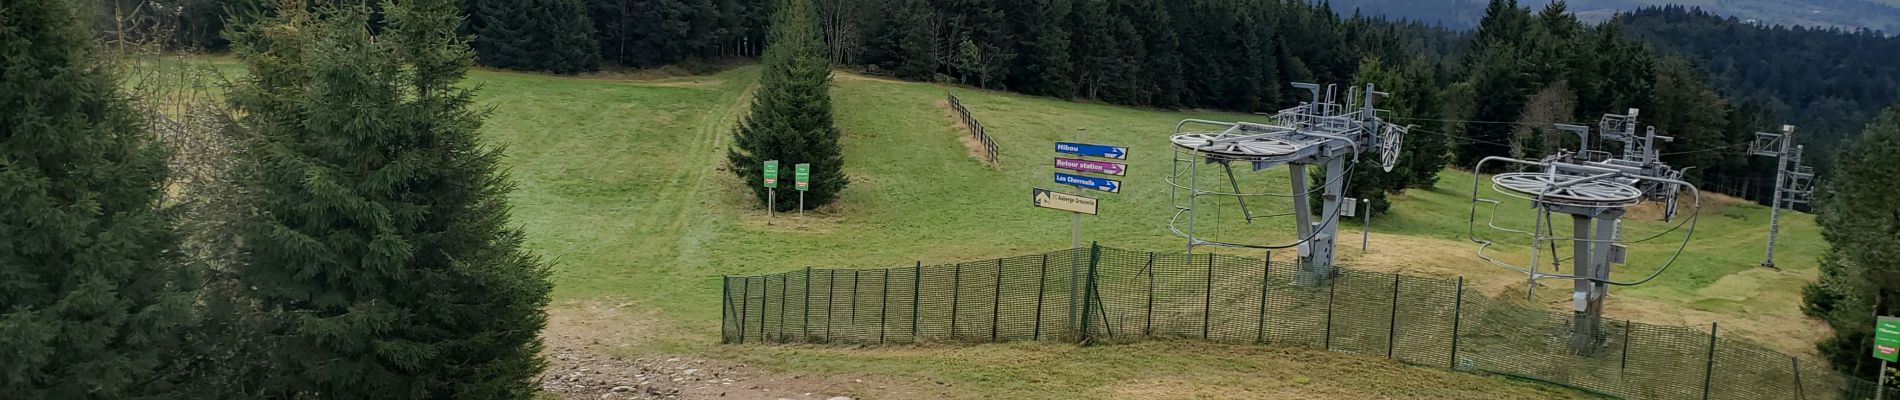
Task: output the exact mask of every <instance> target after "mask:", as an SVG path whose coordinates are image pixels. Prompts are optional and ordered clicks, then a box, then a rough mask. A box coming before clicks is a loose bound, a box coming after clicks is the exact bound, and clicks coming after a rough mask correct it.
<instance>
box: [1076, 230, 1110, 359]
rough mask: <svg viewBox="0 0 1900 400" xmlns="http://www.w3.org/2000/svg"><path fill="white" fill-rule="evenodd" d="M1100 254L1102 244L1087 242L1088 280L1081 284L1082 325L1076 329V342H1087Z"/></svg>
mask: <svg viewBox="0 0 1900 400" xmlns="http://www.w3.org/2000/svg"><path fill="white" fill-rule="evenodd" d="M1101 255H1102V246H1101V245H1099V244H1096V243H1095V242H1089V270H1088V275H1086V276H1087V278H1086V279H1088V281H1087V284H1084V285H1082V293H1083V294H1082V326H1081V327H1080V329H1078V330H1077V331H1078V332H1077V337H1078V342H1079V343H1082V344H1088V342H1089V317H1090V316H1091V315H1092V314H1091V312H1092V311H1094V310H1093V306H1094V305H1095V302H1094V301H1093V300H1094V299H1095V264H1096V262H1097V261H1099V260H1100V259H1101ZM1103 323H1107V321H1103Z"/></svg>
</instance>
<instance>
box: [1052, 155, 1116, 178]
mask: <svg viewBox="0 0 1900 400" xmlns="http://www.w3.org/2000/svg"><path fill="white" fill-rule="evenodd" d="M1056 168H1057V169H1066V170H1071V171H1081V172H1087V173H1092V174H1106V175H1115V176H1127V175H1128V164H1121V163H1112V162H1107V161H1090V160H1084V159H1079V158H1056Z"/></svg>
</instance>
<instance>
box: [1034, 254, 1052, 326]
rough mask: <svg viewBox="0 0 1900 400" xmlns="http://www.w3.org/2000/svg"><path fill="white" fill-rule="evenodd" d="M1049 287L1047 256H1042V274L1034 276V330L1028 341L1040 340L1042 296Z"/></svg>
mask: <svg viewBox="0 0 1900 400" xmlns="http://www.w3.org/2000/svg"><path fill="white" fill-rule="evenodd" d="M1048 286H1049V254H1047V253H1044V254H1043V255H1042V272H1040V273H1038V274H1037V275H1036V328H1035V331H1033V332H1032V333H1030V340H1036V341H1041V340H1042V294H1043V291H1044V289H1047V288H1048Z"/></svg>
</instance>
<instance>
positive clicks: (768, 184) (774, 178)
mask: <svg viewBox="0 0 1900 400" xmlns="http://www.w3.org/2000/svg"><path fill="white" fill-rule="evenodd" d="M765 188H766V189H767V190H766V191H765V218H766V220H765V223H766V224H767V225H770V224H771V223H772V216H773V214H774V213H776V212H777V211H778V198H777V196H776V195H777V194H778V193H777V192H778V191H777V190H771V189H778V160H766V161H765Z"/></svg>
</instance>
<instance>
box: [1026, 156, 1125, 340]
mask: <svg viewBox="0 0 1900 400" xmlns="http://www.w3.org/2000/svg"><path fill="white" fill-rule="evenodd" d="M1087 136H1088V130H1087V129H1076V130H1075V141H1073V142H1056V158H1055V164H1054V166H1055V168H1056V169H1057V170H1058V171H1060V170H1069V171H1075V172H1081V173H1090V174H1102V175H1114V176H1128V164H1123V163H1118V162H1108V161H1097V160H1089V159H1085V158H1083V157H1092V158H1104V159H1111V160H1127V159H1128V148H1127V147H1121V146H1113V145H1106V144H1091V143H1083V142H1082V140H1083V139H1084V138H1086V137H1087ZM1063 155H1068V156H1072V157H1062V156H1063ZM1055 183H1056V184H1059V185H1068V186H1071V187H1073V188H1074V190H1072V192H1071V193H1063V192H1058V191H1054V190H1049V189H1043V188H1034V189H1032V190H1031V191H1030V198H1031V200H1032V201H1033V204H1035V206H1036V207H1041V208H1047V209H1051V210H1059V211H1068V212H1069V213H1070V214H1071V215H1070V222H1069V228H1070V229H1069V230H1070V233H1071V235H1070V237H1069V248H1071V249H1081V248H1082V214H1088V215H1096V212H1097V210H1098V209H1099V206H1100V204H1101V202H1100V201H1099V200H1098V199H1096V198H1093V197H1088V196H1083V195H1082V190H1083V189H1087V190H1094V191H1099V192H1108V193H1121V192H1122V181H1119V180H1114V179H1108V178H1101V177H1094V176H1088V175H1080V174H1073V173H1067V172H1056V173H1055ZM1080 259H1081V257H1071V258H1070V262H1069V325H1068V326H1069V329H1071V332H1075V330H1076V329H1087V327H1080V326H1077V325H1076V314H1077V312H1078V308H1079V306H1077V304H1079V303H1080V302H1083V301H1085V300H1081V299H1079V298H1078V297H1077V293H1076V291H1077V290H1078V287H1077V282H1078V281H1080V280H1081V278H1080V277H1079V276H1078V275H1079V274H1080V273H1081V260H1080Z"/></svg>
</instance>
